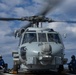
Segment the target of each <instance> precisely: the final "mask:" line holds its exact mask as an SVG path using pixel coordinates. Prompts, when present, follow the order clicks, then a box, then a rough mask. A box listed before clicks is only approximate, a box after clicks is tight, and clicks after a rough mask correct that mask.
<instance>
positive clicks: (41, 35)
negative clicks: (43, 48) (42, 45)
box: [38, 33, 47, 42]
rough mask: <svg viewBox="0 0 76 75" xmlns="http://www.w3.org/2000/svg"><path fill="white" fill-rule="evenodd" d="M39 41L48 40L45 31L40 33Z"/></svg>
mask: <svg viewBox="0 0 76 75" xmlns="http://www.w3.org/2000/svg"><path fill="white" fill-rule="evenodd" d="M38 39H39V42H47V39H46V34H45V33H38Z"/></svg>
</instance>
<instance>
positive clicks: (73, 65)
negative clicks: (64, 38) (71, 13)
mask: <svg viewBox="0 0 76 75" xmlns="http://www.w3.org/2000/svg"><path fill="white" fill-rule="evenodd" d="M68 68H69V70H70V72H75V71H76V59H75V55H72V56H71V61H70V63H69V64H68Z"/></svg>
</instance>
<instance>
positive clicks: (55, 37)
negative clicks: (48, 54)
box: [48, 33, 61, 43]
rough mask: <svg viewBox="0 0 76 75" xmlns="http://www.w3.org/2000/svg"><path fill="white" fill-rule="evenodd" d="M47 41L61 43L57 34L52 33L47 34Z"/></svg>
mask: <svg viewBox="0 0 76 75" xmlns="http://www.w3.org/2000/svg"><path fill="white" fill-rule="evenodd" d="M48 41H49V42H57V43H61V41H60V38H59V35H58V34H53V33H48Z"/></svg>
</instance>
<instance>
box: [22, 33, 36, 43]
mask: <svg viewBox="0 0 76 75" xmlns="http://www.w3.org/2000/svg"><path fill="white" fill-rule="evenodd" d="M27 42H37V35H36V33H25V34H24V38H23V42H22V43H27Z"/></svg>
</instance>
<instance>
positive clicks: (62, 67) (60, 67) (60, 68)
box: [58, 65, 64, 73]
mask: <svg viewBox="0 0 76 75" xmlns="http://www.w3.org/2000/svg"><path fill="white" fill-rule="evenodd" d="M62 71H64V66H63V65H59V68H58V73H62Z"/></svg>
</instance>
